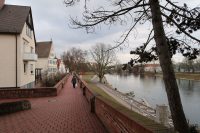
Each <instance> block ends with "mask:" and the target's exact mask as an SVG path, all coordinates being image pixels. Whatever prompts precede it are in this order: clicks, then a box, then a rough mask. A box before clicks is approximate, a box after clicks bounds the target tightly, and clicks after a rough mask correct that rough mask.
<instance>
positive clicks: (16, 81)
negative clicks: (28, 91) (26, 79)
mask: <svg viewBox="0 0 200 133" xmlns="http://www.w3.org/2000/svg"><path fill="white" fill-rule="evenodd" d="M15 45H16V88H17V75H18V73H17V34H15Z"/></svg>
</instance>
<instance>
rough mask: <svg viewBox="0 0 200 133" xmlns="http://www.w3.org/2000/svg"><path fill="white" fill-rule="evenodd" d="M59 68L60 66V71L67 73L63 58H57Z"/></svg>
mask: <svg viewBox="0 0 200 133" xmlns="http://www.w3.org/2000/svg"><path fill="white" fill-rule="evenodd" d="M57 68H58V72H60V73H66V70H65V68H66V67H65V64H64V62H63V60H62V59H57Z"/></svg>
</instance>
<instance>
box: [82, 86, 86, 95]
mask: <svg viewBox="0 0 200 133" xmlns="http://www.w3.org/2000/svg"><path fill="white" fill-rule="evenodd" d="M85 91H86V87H85V86H84V87H83V96H85Z"/></svg>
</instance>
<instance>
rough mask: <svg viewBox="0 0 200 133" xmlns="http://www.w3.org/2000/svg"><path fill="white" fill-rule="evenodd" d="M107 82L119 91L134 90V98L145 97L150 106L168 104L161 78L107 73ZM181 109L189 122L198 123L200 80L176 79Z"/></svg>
mask: <svg viewBox="0 0 200 133" xmlns="http://www.w3.org/2000/svg"><path fill="white" fill-rule="evenodd" d="M106 78H107V80H108V82H109V83H110V84H111V85H112V86H113V87H115V88H117V89H118V90H119V91H121V92H123V93H128V92H131V91H134V93H135V95H136V98H145V99H146V100H147V101H148V103H150V105H151V106H152V107H156V104H168V101H167V95H166V92H165V87H164V83H163V80H162V78H160V77H150V76H140V75H117V74H112V75H111V74H107V75H106ZM177 83H178V85H179V92H180V96H181V100H182V104H183V109H184V112H185V115H186V117H187V119H189V121H190V123H192V124H198V125H200V82H199V81H191V80H177Z"/></svg>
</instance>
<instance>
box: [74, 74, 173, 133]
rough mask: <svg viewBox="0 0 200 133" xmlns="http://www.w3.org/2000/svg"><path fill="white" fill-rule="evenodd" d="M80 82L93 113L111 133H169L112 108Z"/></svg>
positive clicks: (83, 82) (85, 84) (165, 129)
mask: <svg viewBox="0 0 200 133" xmlns="http://www.w3.org/2000/svg"><path fill="white" fill-rule="evenodd" d="M77 78H78V81H79V84H80V88H81V90H82V92H83V95H84V96H85V97H86V99H87V100H88V102H89V104H90V107H91V112H93V113H95V114H96V115H97V117H98V118H99V119H100V120H101V122H102V123H103V124H104V126H105V127H106V128H107V130H108V131H109V132H111V133H154V132H156V133H169V132H170V131H169V130H168V129H167V128H164V129H161V128H158V127H157V126H158V124H155V125H153V124H150V123H149V125H142V124H140V123H138V122H136V121H135V120H134V119H132V118H130V117H129V116H127V115H126V114H124V113H122V112H120V111H118V109H116V108H114V107H112V106H111V105H110V104H108V103H107V101H104V100H103V99H102V98H101V96H98V95H96V94H94V93H92V91H91V90H90V88H89V87H87V83H85V81H83V80H81V79H80V78H79V77H77ZM148 127H149V128H148Z"/></svg>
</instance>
